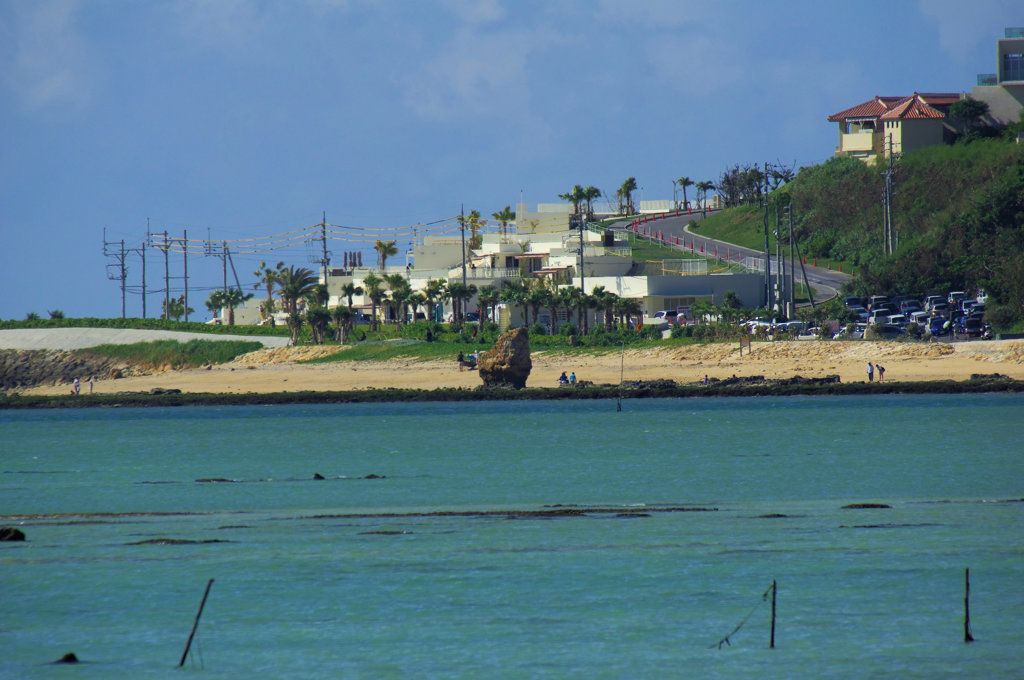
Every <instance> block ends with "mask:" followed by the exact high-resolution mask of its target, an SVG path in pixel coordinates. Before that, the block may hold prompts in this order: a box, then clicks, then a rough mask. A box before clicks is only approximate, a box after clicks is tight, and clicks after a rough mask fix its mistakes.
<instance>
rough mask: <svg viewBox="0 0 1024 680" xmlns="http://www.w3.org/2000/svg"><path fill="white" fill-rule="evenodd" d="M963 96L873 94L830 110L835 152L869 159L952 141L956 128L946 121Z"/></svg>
mask: <svg viewBox="0 0 1024 680" xmlns="http://www.w3.org/2000/svg"><path fill="white" fill-rule="evenodd" d="M962 97H963V95H961V94H959V93H956V92H939V93H920V92H915V93H914V94H912V95H906V96H901V97H875V98H874V99H869V100H868V101H866V102H863V103H861V104H857V105H856V106H852V107H850V108H848V109H846V110H844V111H840V112H839V113H835V114H832V115H831V116H829V117H828V119H829V121H830V122H833V123H838V124H839V145H838V146H836V155H837V156H839V155H846V156H853V157H854V158H859V159H861V160H863V161H865V162H870V161H873V160H875V159H878V158H887V157H888V156H889V154H890V153H902V152H905V151H912V150H914V149H920V148H922V147H926V146H931V145H933V144H941V143H943V142H948V141H951V140H952V139H953V138H954V137H955V134H956V130H955V129H954V128H953V127H952V126H951V125H950V124H949V107H950V106H952V105H953V104H954V103H955V102H958V101H960V99H961V98H962Z"/></svg>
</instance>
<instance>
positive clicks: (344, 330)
mask: <svg viewBox="0 0 1024 680" xmlns="http://www.w3.org/2000/svg"><path fill="white" fill-rule="evenodd" d="M355 318H356V314H355V312H354V311H352V307H351V306H348V307H346V306H345V305H338V306H337V307H335V308H334V309H332V310H331V319H332V320H333V321H334V328H335V330H334V339H335V340H337V341H338V342H340V343H345V342H348V334H349V332H350V331H351V330H352V325H353V323H354V321H355Z"/></svg>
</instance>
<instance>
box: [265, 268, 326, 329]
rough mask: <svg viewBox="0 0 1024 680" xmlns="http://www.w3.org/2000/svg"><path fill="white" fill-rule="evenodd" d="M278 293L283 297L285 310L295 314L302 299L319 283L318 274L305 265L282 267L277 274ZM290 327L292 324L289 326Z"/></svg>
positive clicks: (282, 302)
mask: <svg viewBox="0 0 1024 680" xmlns="http://www.w3.org/2000/svg"><path fill="white" fill-rule="evenodd" d="M275 278H276V280H277V288H278V290H277V294H278V296H279V297H280V298H281V304H282V305H283V306H284V311H286V312H288V313H289V314H294V313H295V311H296V307H297V303H298V301H299V300H300V299H302V298H304V297H306V296H307V295H309V293H310V291H312V290H313V286H315V285H316V284H317V281H318V279H317V275H316V274H314V273H313V272H311V271H310V270H308V269H306V268H305V267H296V266H295V265H292V266H290V267H282V268H281V269H279V270H278V271H277V274H276V275H275ZM289 327H290V326H289Z"/></svg>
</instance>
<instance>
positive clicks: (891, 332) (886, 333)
mask: <svg viewBox="0 0 1024 680" xmlns="http://www.w3.org/2000/svg"><path fill="white" fill-rule="evenodd" d="M875 334H876V335H877V336H878V337H880V338H881V339H883V340H895V339H896V338H898V337H900V336H901V335H903V329H902V328H900V327H899V326H895V325H893V324H891V323H887V324H882V325H881V326H878V327H877V328H875Z"/></svg>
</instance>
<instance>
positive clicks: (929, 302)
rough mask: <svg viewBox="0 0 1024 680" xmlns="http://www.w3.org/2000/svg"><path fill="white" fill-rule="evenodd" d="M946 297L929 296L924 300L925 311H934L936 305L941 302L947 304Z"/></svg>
mask: <svg viewBox="0 0 1024 680" xmlns="http://www.w3.org/2000/svg"><path fill="white" fill-rule="evenodd" d="M945 301H946V296H945V295H929V296H928V297H926V298H925V299H924V309H925V311H926V312H931V311H934V309H935V305H936V304H938V303H940V302H945Z"/></svg>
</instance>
